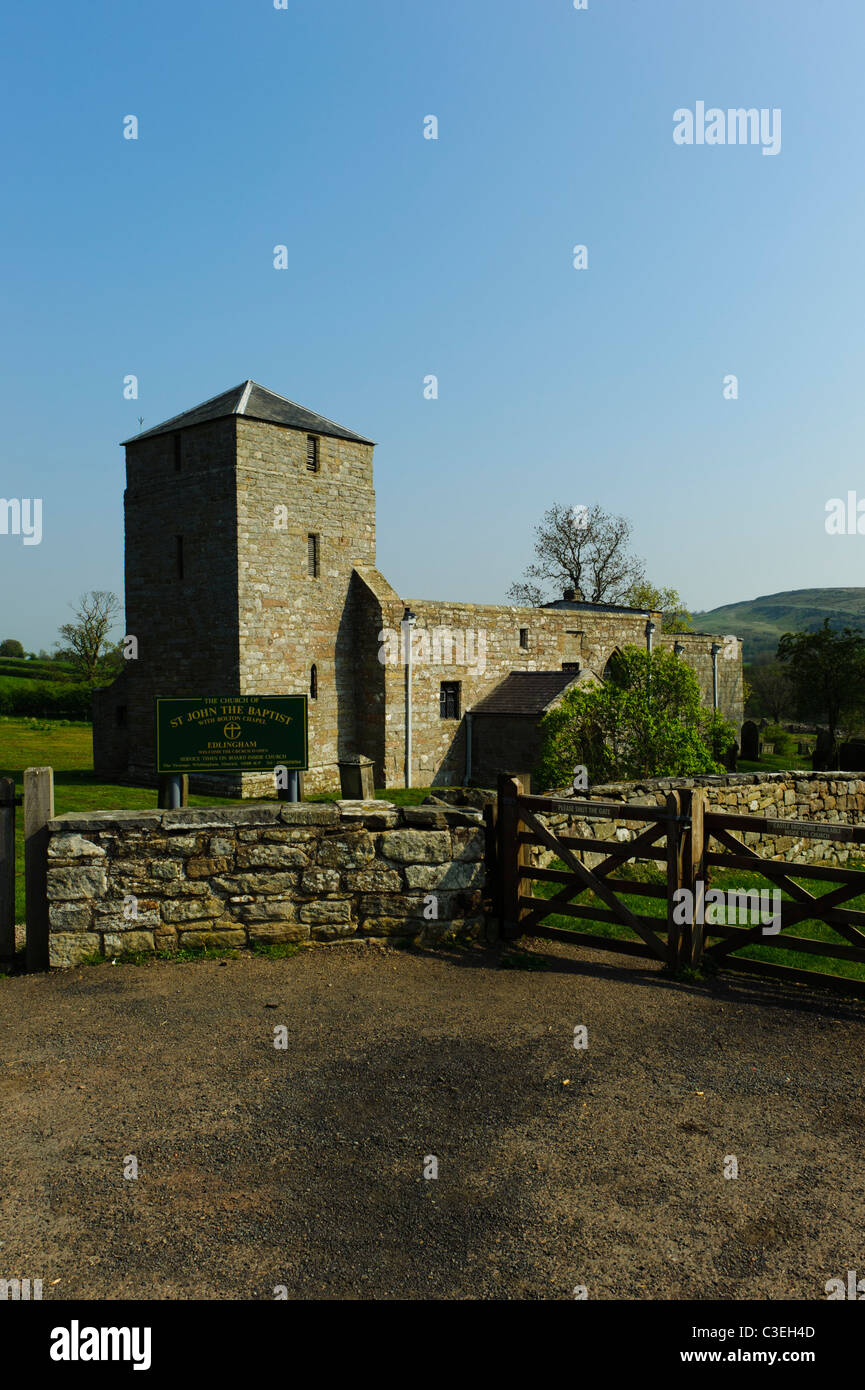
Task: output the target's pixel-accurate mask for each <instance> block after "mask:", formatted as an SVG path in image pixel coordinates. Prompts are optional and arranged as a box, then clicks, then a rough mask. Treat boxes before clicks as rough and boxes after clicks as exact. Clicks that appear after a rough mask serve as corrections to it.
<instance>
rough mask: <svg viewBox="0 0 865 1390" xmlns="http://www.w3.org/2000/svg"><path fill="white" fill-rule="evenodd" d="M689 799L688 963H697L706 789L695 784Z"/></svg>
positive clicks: (702, 935) (700, 942)
mask: <svg viewBox="0 0 865 1390" xmlns="http://www.w3.org/2000/svg"><path fill="white" fill-rule="evenodd" d="M689 795H690V800H691V829H690V832H689V834H688V865H687V870H688V887H689V888H690V889H691V891H692V893H693V895H694V897H693V902H694V921H693V924H692V927H691V952H690V964H691V965H693V966H698V965H699V964H700V960H701V959H702V955H703V944H704V941H705V936H706V930H705V926H704V918H705V915H706V822H705V813H706V789H705V787H695V788H694V790H693V791H692V792H691V793H690V794H689Z"/></svg>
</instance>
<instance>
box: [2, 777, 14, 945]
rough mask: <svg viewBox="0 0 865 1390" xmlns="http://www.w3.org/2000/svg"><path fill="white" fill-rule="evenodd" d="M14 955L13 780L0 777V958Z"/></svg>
mask: <svg viewBox="0 0 865 1390" xmlns="http://www.w3.org/2000/svg"><path fill="white" fill-rule="evenodd" d="M14 954H15V782H14V781H13V779H12V778H11V777H0V958H3V957H11V956H14Z"/></svg>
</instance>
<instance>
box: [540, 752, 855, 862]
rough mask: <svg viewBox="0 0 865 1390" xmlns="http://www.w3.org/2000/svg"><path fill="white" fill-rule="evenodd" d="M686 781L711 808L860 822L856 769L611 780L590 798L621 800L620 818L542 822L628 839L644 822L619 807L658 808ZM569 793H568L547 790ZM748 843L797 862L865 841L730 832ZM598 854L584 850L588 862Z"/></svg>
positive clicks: (849, 852) (834, 856) (824, 857)
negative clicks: (703, 793)
mask: <svg viewBox="0 0 865 1390" xmlns="http://www.w3.org/2000/svg"><path fill="white" fill-rule="evenodd" d="M688 787H705V788H706V791H707V806H708V809H709V810H710V811H725V812H727V813H729V814H731V815H742V816H747V815H753V816H765V817H768V818H769V819H771V820H783V821H797V820H802V821H818V822H820V823H821V824H825V823H827V822H831V821H840V822H841V823H842V824H843V825H856V826H862V825H865V776H863V775H862V774H861V773H856V772H806V771H792V772H774V773H731V774H729V775H728V776H725V777H693V778H666V777H659V778H655V779H651V780H649V781H646V782H642V783H639V782H611V783H609V784H608V785H606V786H593V787H592V789H591V798H592V799H594V800H604V801H621V802H622V805H623V814H622V816H621V819H618V818H616V819H610V820H580V819H579V818H577V817H574V816H571V815H559V814H551V815H549V816H544V820H545V821H546V822H547V823H548V824H549V825H550V826H551V827H554V828H555V829H557V830H563V831H566V832H567V831H570V832H571V833H573V834H575V835H580V836H585V837H588V838H589V839H592V838H594V839H597V840H599V841H604V840H613V839H616V840H622V841H627V840H633V839H636V837H637V835H638V834H640V832H641V831H642V830H644V829H645V821H629V820H628V818H627V814H626V812H625V810H624V808H625V807H626V806H627V805H628V804H629V803H630V804H631V805H636V806H663V805H664V803H665V801H666V799H667V796H668V795H669V793H670V792H671V791H678V790H681V789H682V788H688ZM547 794H548V795H551V796H552V795H554V796H560V795H561V796H568V797H572V796H573V795H574V793H573V792H570V791H569V792H555V793H547ZM734 833H735V834H736V835H737V836H740V837H741V838H742V839H743V841H744V843H745V844H746V845H753V846H755V847H756V846H758V845H759V853H760V855H761V856H762V857H764V858H770V859H783V860H786V861H788V862H793V861H795V862H796V863H799V864H813V863H824V862H825V863H829V864H846V863H847V862H848V861H849V860H865V846H862V845H851V844H847V843H845V842H844V841H842V840H810V839H807V838H806V837H805V836H803V835H797V834H795V833H790V834H788V835H760V834H758V833H757V832H756V831H745V832H744V834H743V833H742V832H741V831H735V832H734ZM537 856H538V862H539V863H546V861H547V859H548V858H550V857H552V856H550V855H548V854H547V852H546V851H541V850H539V851H538V852H537ZM603 857H604V855H603V854H601V853H599V854H597V855H591V854H590V855H588V856H587V860H586V862H587V863H588V864H589V867H590V868H592V867H594V866H595V864H597V863H599V862H600V860H601V859H602V858H603Z"/></svg>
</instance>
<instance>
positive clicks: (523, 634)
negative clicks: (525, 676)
mask: <svg viewBox="0 0 865 1390" xmlns="http://www.w3.org/2000/svg"><path fill="white" fill-rule="evenodd" d="M528 645H529V630H528V628H527V627H521V628H520V646H521V647H522V649H523V651H527V650H528Z"/></svg>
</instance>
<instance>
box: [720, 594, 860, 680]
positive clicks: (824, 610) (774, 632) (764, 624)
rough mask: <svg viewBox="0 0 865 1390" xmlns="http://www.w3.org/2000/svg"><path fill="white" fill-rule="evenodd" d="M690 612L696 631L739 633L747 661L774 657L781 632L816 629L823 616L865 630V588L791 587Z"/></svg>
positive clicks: (811, 630) (839, 624)
mask: <svg viewBox="0 0 865 1390" xmlns="http://www.w3.org/2000/svg"><path fill="white" fill-rule="evenodd" d="M693 616H694V628H695V629H696V630H697V631H700V632H717V633H719V634H726V633H731V632H732V633H735V634H736V636H737V637H741V638H742V639H743V643H744V660H745V663H746V665H747V664H750V663H751V662H753V661H766V660H768V659H771V658H772V657H774V655H775V651H776V649H777V646H778V638H779V637H781V636H782V635H783V633H785V632H815V631H816V629H817V628H819V627H822V624H823V619H824V618H828V619H829V621H830V622H831V624H832V626H833V627H853V628H859V629H860V630H861V631H863V632H865V589H790V590H788V591H787V592H786V593H783V594H764V595H763V597H762V598H755V599H749V600H746V601H745V602H744V603H728V604H725V605H724V606H723V607H722V608H713V609H712V610H711V611H710V612H708V613H695V614H694V615H693Z"/></svg>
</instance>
